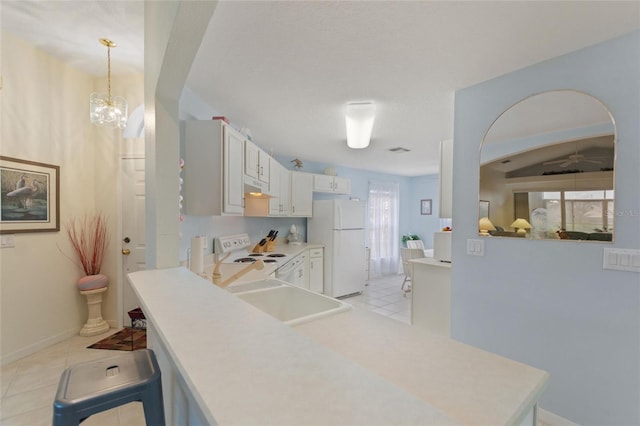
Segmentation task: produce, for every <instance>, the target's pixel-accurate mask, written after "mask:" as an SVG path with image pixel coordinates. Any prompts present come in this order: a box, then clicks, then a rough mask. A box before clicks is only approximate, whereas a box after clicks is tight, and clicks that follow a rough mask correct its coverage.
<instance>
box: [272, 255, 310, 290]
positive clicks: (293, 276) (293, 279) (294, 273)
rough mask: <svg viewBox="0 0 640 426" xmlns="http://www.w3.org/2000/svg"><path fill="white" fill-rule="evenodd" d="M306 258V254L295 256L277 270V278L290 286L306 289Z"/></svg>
mask: <svg viewBox="0 0 640 426" xmlns="http://www.w3.org/2000/svg"><path fill="white" fill-rule="evenodd" d="M306 258H307V257H306V255H305V253H304V252H302V253H300V254H299V255H297V256H295V257H294V258H293V259H291V260H290V261H288V262H287V263H285V264H284V265H282V266H280V267H279V268H278V269H277V270H276V278H278V279H279V280H282V281H286V282H288V283H289V284H293V285H295V286H298V287H302V288H306V286H307V283H306V264H305V262H306Z"/></svg>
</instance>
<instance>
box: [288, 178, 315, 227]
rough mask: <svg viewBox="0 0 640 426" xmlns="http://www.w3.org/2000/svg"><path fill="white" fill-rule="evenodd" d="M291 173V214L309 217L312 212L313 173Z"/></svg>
mask: <svg viewBox="0 0 640 426" xmlns="http://www.w3.org/2000/svg"><path fill="white" fill-rule="evenodd" d="M290 173H291V216H302V217H311V216H312V212H313V174H311V173H302V172H290Z"/></svg>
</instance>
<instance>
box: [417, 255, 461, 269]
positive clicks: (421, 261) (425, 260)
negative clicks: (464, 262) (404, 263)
mask: <svg viewBox="0 0 640 426" xmlns="http://www.w3.org/2000/svg"><path fill="white" fill-rule="evenodd" d="M409 262H411V263H414V264H416V265H428V266H441V267H443V268H451V262H441V261H439V260H436V259H434V258H433V257H419V258H417V259H411V260H409Z"/></svg>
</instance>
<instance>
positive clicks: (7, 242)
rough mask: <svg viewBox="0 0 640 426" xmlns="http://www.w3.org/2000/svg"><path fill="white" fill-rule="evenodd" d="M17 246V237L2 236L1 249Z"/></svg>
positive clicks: (0, 237) (10, 235)
mask: <svg viewBox="0 0 640 426" xmlns="http://www.w3.org/2000/svg"><path fill="white" fill-rule="evenodd" d="M15 246H16V239H15V235H13V234H8V235H0V248H12V247H15Z"/></svg>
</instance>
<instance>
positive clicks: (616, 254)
mask: <svg viewBox="0 0 640 426" xmlns="http://www.w3.org/2000/svg"><path fill="white" fill-rule="evenodd" d="M602 269H613V270H616V271H628V272H640V250H633V249H618V248H606V249H604V254H603V256H602Z"/></svg>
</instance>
